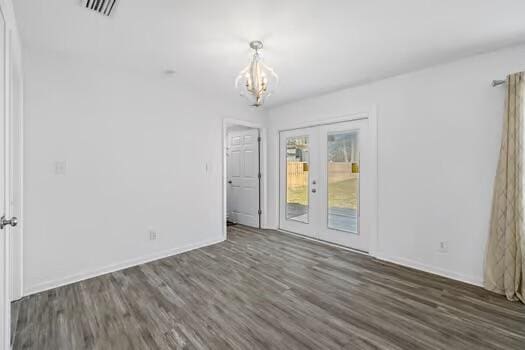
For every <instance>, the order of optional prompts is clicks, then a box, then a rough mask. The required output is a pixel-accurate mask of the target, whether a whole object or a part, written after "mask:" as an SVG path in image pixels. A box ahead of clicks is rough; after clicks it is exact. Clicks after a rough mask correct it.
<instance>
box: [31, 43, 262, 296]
mask: <svg viewBox="0 0 525 350" xmlns="http://www.w3.org/2000/svg"><path fill="white" fill-rule="evenodd" d="M23 57H24V64H25V73H26V74H25V94H26V95H25V106H24V108H25V141H26V143H25V164H24V165H25V171H26V176H25V197H24V200H25V212H24V220H25V221H24V225H25V226H24V228H25V237H24V291H25V293H26V294H27V293H31V292H35V291H38V290H42V289H46V288H50V287H53V286H56V285H59V284H62V283H67V282H71V281H75V280H77V279H82V278H85V277H87V276H90V275H93V274H97V273H100V272H105V271H110V270H113V269H117V268H119V267H122V266H126V265H130V264H134V263H138V262H141V261H143V260H147V259H153V258H156V257H160V256H163V255H166V254H171V253H174V252H178V251H181V250H184V249H188V248H191V247H195V246H199V245H205V244H210V243H213V242H217V241H220V240H222V239H223V232H222V225H223V223H222V182H221V174H222V173H221V171H222V151H221V142H222V132H223V131H222V130H223V129H222V119H223V118H235V119H249V120H255V121H260V119H257V118H256V117H255V114H254V113H253V112H252V111H250V110H249V109H248V108H246V104H245V103H244V101H243V100H242V99H240V98H238V96H236V95H235V94H234V95H233V96H232V98H233V101H235V102H233V103H228V102H221V100H220V99H218V98H213V97H210V96H201V95H200V94H199V93H198V92H197V91H196V90H192V89H191V88H188V87H187V86H186V85H185V84H184V83H182V82H179V81H178V78H177V76H175V77H173V78H167V77H165V76H162V74H161V72H158V74H152V76H149V77H146V76H139V75H133V74H130V73H127V72H115V71H111V70H109V69H106V68H104V67H100V66H91V65H90V63H89V62H86V61H82V60H79V59H78V58H68V57H65V56H59V55H53V54H48V53H46V54H44V53H43V52H39V51H32V50H25V51H24V55H23ZM56 161H58V162H63V161H65V162H66V173H65V175H57V174H55V165H54V164H55V162H56ZM149 229H154V230H156V231H158V233H159V238H158V240H156V241H150V240H149V235H148V230H149Z"/></svg>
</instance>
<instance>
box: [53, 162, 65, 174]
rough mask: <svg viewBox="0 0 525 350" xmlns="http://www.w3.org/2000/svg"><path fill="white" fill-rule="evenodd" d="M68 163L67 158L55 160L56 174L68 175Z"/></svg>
mask: <svg viewBox="0 0 525 350" xmlns="http://www.w3.org/2000/svg"><path fill="white" fill-rule="evenodd" d="M66 168H67V163H66V161H65V160H61V161H56V162H55V175H66Z"/></svg>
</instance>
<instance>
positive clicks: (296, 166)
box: [286, 162, 359, 188]
mask: <svg viewBox="0 0 525 350" xmlns="http://www.w3.org/2000/svg"><path fill="white" fill-rule="evenodd" d="M308 166H309V164H308V163H304V162H287V167H286V182H287V184H288V188H296V187H302V186H307V185H308V173H309V169H308ZM354 170H356V169H355V165H354ZM328 173H329V174H330V176H329V182H330V183H334V182H340V181H344V180H349V179H355V178H357V177H359V173H353V172H352V163H328Z"/></svg>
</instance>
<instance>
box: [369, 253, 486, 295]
mask: <svg viewBox="0 0 525 350" xmlns="http://www.w3.org/2000/svg"><path fill="white" fill-rule="evenodd" d="M374 258H376V259H379V260H383V261H388V262H391V263H394V264H396V265H402V266H406V267H410V268H413V269H416V270H421V271H425V272H428V273H432V274H434V275H439V276H442V277H447V278H450V279H453V280H456V281H460V282H465V283H468V284H472V285H474V286H478V287H483V280H481V279H479V278H475V277H473V276H467V275H464V274H461V273H457V272H454V271H450V270H446V269H442V268H439V267H435V266H430V265H427V264H423V263H420V262H418V261H414V260H410V259H406V258H401V257H392V256H387V255H384V254H381V253H379V254H377V255H375V256H374Z"/></svg>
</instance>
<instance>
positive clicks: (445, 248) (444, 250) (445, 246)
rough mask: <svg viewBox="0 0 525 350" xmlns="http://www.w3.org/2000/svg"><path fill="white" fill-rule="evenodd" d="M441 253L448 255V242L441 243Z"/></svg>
mask: <svg viewBox="0 0 525 350" xmlns="http://www.w3.org/2000/svg"><path fill="white" fill-rule="evenodd" d="M439 252H440V253H448V241H441V242H439Z"/></svg>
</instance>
